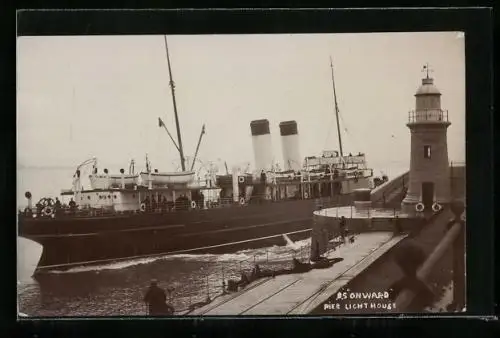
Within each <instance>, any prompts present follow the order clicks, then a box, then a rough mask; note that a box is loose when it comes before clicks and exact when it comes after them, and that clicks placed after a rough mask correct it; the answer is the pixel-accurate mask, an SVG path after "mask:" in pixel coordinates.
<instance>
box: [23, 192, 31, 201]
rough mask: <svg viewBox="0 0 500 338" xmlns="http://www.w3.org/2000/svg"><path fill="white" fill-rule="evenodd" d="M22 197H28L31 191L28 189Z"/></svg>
mask: <svg viewBox="0 0 500 338" xmlns="http://www.w3.org/2000/svg"><path fill="white" fill-rule="evenodd" d="M24 197H26V198H27V199H30V198H31V193H30V192H29V191H26V193H25V194H24Z"/></svg>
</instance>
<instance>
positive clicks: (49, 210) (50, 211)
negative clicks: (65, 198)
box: [43, 207, 54, 217]
mask: <svg viewBox="0 0 500 338" xmlns="http://www.w3.org/2000/svg"><path fill="white" fill-rule="evenodd" d="M53 213H54V209H53V208H52V207H45V208H44V209H43V214H44V215H45V216H47V217H50V216H52V214H53Z"/></svg>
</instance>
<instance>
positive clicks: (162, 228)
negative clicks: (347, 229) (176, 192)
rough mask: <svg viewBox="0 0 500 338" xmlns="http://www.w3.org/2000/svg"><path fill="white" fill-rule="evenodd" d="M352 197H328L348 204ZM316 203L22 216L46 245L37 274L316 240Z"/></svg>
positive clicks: (22, 227)
mask: <svg viewBox="0 0 500 338" xmlns="http://www.w3.org/2000/svg"><path fill="white" fill-rule="evenodd" d="M350 201H351V196H350V195H339V196H337V197H332V198H328V199H326V200H325V199H323V201H322V203H323V205H324V206H326V205H330V206H333V205H348V204H350ZM316 208H317V202H316V201H315V200H313V199H307V200H291V201H282V202H265V203H263V204H256V205H252V204H250V205H246V206H228V207H221V208H213V209H204V210H186V211H174V212H163V213H161V212H160V213H137V214H121V215H108V216H104V215H103V216H101V217H96V216H92V217H57V218H55V219H37V220H35V219H32V218H28V217H24V216H22V215H21V216H20V219H19V235H20V236H21V237H24V238H27V239H30V240H33V241H35V242H38V243H39V244H41V245H42V246H43V252H42V256H41V258H40V261H39V263H38V268H37V271H36V272H41V271H43V270H46V269H67V268H69V267H72V266H76V265H88V264H103V263H107V262H111V261H116V260H120V259H130V258H139V257H146V256H152V255H163V254H174V253H182V252H186V253H187V252H190V253H223V252H234V251H236V250H240V249H245V248H252V247H263V246H267V245H284V244H286V241H285V239H284V238H283V236H282V234H289V237H290V238H291V239H292V240H300V239H304V238H307V237H310V229H311V227H312V214H313V211H314V210H315V209H316Z"/></svg>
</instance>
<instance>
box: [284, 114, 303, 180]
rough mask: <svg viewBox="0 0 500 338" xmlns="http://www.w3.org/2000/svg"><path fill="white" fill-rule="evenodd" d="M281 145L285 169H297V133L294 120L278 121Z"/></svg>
mask: <svg viewBox="0 0 500 338" xmlns="http://www.w3.org/2000/svg"><path fill="white" fill-rule="evenodd" d="M280 134H281V147H282V151H283V164H284V169H285V170H293V171H298V170H300V168H301V158H300V150H299V133H298V129H297V122H296V121H283V122H281V123H280Z"/></svg>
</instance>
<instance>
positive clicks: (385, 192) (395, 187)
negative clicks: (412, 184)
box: [371, 171, 410, 204]
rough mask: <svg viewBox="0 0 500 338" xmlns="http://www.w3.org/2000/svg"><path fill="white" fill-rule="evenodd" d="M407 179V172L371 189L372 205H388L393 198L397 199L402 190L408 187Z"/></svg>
mask: <svg viewBox="0 0 500 338" xmlns="http://www.w3.org/2000/svg"><path fill="white" fill-rule="evenodd" d="M409 179H410V172H409V171H407V172H405V173H403V174H401V175H399V176H397V177H395V178H393V179H392V180H390V181H387V182H385V183H383V184H381V185H379V186H378V187H376V188H375V189H373V190H372V192H371V201H372V204H384V202H385V203H390V202H391V200H394V199H395V197H399V195H401V193H402V192H403V188H407V187H408V182H409Z"/></svg>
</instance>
